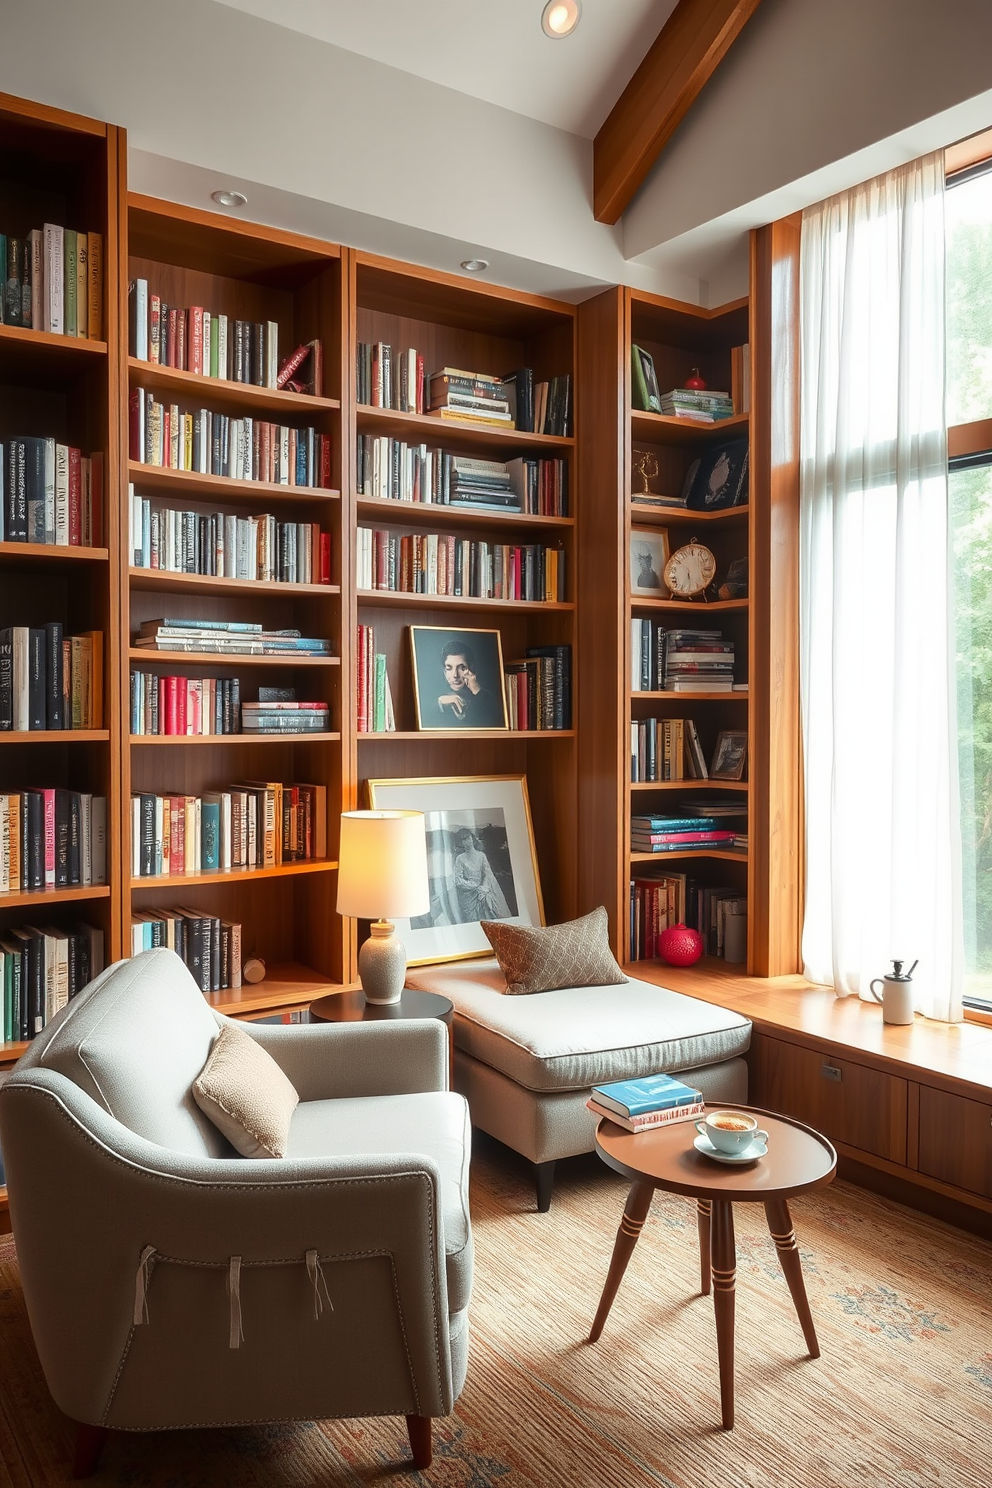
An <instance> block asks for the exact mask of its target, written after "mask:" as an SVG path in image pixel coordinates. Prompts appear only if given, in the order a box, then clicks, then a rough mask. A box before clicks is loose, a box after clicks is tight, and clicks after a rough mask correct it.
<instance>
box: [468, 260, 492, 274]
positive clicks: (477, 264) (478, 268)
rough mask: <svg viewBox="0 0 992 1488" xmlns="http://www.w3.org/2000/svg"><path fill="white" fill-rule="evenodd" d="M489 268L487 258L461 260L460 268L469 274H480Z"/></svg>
mask: <svg viewBox="0 0 992 1488" xmlns="http://www.w3.org/2000/svg"><path fill="white" fill-rule="evenodd" d="M488 267H489V260H488V258H463V259H462V268H463V269H464V270H465V271H466V273H469V274H481V273H483V272H484V271H485V270H486V269H488Z"/></svg>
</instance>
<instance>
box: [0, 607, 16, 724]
mask: <svg viewBox="0 0 992 1488" xmlns="http://www.w3.org/2000/svg"><path fill="white" fill-rule="evenodd" d="M13 727H14V637H13V634H12V633H11V630H10V628H9V627H8V628H7V629H6V630H0V730H4V729H6V730H8V731H9V730H10V729H12V728H13Z"/></svg>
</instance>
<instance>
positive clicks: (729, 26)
mask: <svg viewBox="0 0 992 1488" xmlns="http://www.w3.org/2000/svg"><path fill="white" fill-rule="evenodd" d="M759 3H760V0H679V3H678V5H676V7H675V9H674V10H673V11H672V13H671V15H670V16H669V17H668V20H667V21H666V22H665V24H664V26H663V27H662V29H661V31H660V32H659V33H658V36H657V39H656V40H655V42H654V43H653V45H652V47H651V49H650V51H649V52H648V54H647V56H646V57H645V58H644V61H643V62H642V63H641V65H640V67H638V69H637V71H636V72H635V73H634V76H633V77H632V78H631V80H630V82H629V83H628V84H627V86H626V88H625V89H624V90H623V92H622V93H621V95H620V97H619V98H618V99H617V101H616V103H615V104H614V106H613V109H612V111H611V113H610V116H609V118H608V119H607V120H606V122H605V124H604V125H603V127H602V128H601V129H600V131H599V133H598V134H597V136H596V138H595V141H594V142H593V214H594V216H595V218H596V221H597V222H609V223H614V222H616V221H617V220H618V219H619V217H620V216H621V214H622V213H623V211H624V210H625V208H626V207H627V205H628V204H629V202H630V200H631V198H632V197H633V195H634V193H635V191H636V190H637V188H638V187H639V186H640V184H641V182H642V181H643V180H644V178H645V176H646V175H647V173H648V171H649V170H650V169H651V167H652V165H654V162H655V161H656V160H657V158H658V156H659V154H660V153H661V151H662V150H663V149H664V147H665V145H666V144H667V143H668V141H669V140H670V139H671V137H672V135H673V134H674V133H675V130H676V129H677V127H678V125H679V124H680V123H681V122H682V120H683V119H684V118H685V116H686V114H687V113H688V111H689V109H690V108H691V107H692V105H693V103H694V102H695V101H696V99H697V98H698V97H699V94H700V92H701V91H702V89H703V88H704V87H705V85H706V83H707V82H708V81H709V79H710V78H711V77H712V76H713V73H714V72H715V71H716V69H717V67H719V65H720V63H721V62H722V60H723V58H724V57H725V56H726V54H727V52H728V50H729V49H730V47H731V45H732V44H733V42H734V41H736V39H737V37H738V36H739V35H740V33H741V31H742V30H743V28H744V26H745V25H746V23H747V22H748V21H749V20H750V18H751V16H752V15H753V14H754V12H755V11H756V10H757V8H758V5H759Z"/></svg>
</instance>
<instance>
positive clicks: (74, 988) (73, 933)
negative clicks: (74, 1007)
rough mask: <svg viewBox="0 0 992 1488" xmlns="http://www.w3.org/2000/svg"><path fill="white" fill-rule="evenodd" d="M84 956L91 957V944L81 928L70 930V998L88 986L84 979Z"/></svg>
mask: <svg viewBox="0 0 992 1488" xmlns="http://www.w3.org/2000/svg"><path fill="white" fill-rule="evenodd" d="M84 958H85V959H88V958H89V944H88V942H87V939H86V936H85V935H83V934H82V933H81V932H80V931H79V930H70V931H69V999H70V1001H71V1000H72V998H73V997H75V995H76V993H77V992H81V991H82V989H83V988H84V987H85V986H86V982H85V981H84V980H83V975H82V972H83V962H84Z"/></svg>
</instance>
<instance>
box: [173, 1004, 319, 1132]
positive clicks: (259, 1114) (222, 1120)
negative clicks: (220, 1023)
mask: <svg viewBox="0 0 992 1488" xmlns="http://www.w3.org/2000/svg"><path fill="white" fill-rule="evenodd" d="M193 1099H194V1100H195V1101H196V1104H197V1105H198V1106H199V1108H200V1110H201V1111H202V1112H203V1113H204V1115H206V1116H209V1117H210V1120H211V1121H212V1122H213V1124H214V1126H216V1127H217V1129H218V1131H221V1132H223V1133H224V1136H225V1137H226V1138H227V1140H228V1141H229V1142H230V1144H231V1146H232V1147H234V1148H236V1150H237V1151H238V1152H240V1153H241V1156H242V1157H285V1156H286V1148H287V1145H288V1142H289V1123H290V1121H291V1120H292V1117H293V1112H294V1111H295V1110H296V1107H297V1106H298V1105H299V1101H300V1097H299V1096H298V1095H297V1093H296V1090H295V1089H294V1087H293V1085H292V1084H291V1083H290V1081H289V1080H287V1078H286V1076H285V1075H284V1074H283V1072H282V1070H281V1069H280V1068H279V1066H278V1064H276V1062H275V1060H274V1059H273V1058H272V1055H271V1054H270V1053H269V1052H268V1050H267V1049H263V1048H262V1046H261V1044H257V1043H256V1042H255V1040H254V1039H253V1038H252V1036H251V1034H250V1033H246V1032H245V1031H244V1029H243V1028H238V1026H237V1025H236V1024H233V1023H228V1024H225V1026H224V1027H223V1028H222V1029H221V1031H220V1033H219V1034H218V1035H217V1037H216V1039H215V1040H214V1043H213V1046H212V1048H211V1050H210V1055H209V1057H208V1059H207V1062H206V1064H205V1065H204V1066H203V1069H202V1070H201V1071H200V1073H199V1075H198V1076H197V1078H196V1080H195V1081H194V1082H193Z"/></svg>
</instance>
